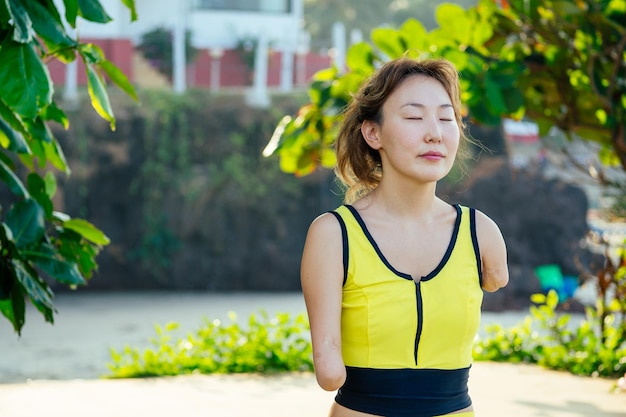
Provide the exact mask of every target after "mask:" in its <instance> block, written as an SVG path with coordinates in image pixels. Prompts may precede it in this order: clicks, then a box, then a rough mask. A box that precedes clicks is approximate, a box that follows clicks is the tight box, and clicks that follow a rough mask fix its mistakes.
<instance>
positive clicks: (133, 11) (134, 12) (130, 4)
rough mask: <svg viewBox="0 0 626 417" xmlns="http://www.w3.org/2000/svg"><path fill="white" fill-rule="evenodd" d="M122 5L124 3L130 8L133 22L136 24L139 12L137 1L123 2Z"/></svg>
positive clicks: (125, 0) (123, 0)
mask: <svg viewBox="0 0 626 417" xmlns="http://www.w3.org/2000/svg"><path fill="white" fill-rule="evenodd" d="M122 3H124V5H125V6H126V7H128V10H129V11H130V20H131V22H134V21H135V20H137V10H136V9H135V0H122Z"/></svg>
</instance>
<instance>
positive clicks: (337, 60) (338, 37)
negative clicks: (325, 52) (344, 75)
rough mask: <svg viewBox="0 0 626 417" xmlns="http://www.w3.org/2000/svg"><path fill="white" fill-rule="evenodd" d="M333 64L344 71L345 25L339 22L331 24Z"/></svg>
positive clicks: (340, 70)
mask: <svg viewBox="0 0 626 417" xmlns="http://www.w3.org/2000/svg"><path fill="white" fill-rule="evenodd" d="M332 58H333V64H334V65H335V66H336V67H337V68H338V69H339V72H344V70H345V69H346V27H345V26H344V24H343V23H341V22H336V23H335V24H333V56H332Z"/></svg>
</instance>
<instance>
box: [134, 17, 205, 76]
mask: <svg viewBox="0 0 626 417" xmlns="http://www.w3.org/2000/svg"><path fill="white" fill-rule="evenodd" d="M137 49H138V50H139V51H140V52H141V53H142V54H143V56H144V57H145V58H146V59H147V60H148V61H150V63H151V64H152V65H153V66H154V67H155V68H156V69H157V70H159V72H160V73H161V74H163V75H165V76H166V77H168V79H169V80H171V79H172V76H173V64H172V63H173V58H172V57H173V53H174V52H173V34H172V31H171V30H170V29H166V28H162V27H159V28H156V29H153V30H151V31H148V32H146V33H144V34H143V35H141V40H140V42H139V45H138V47H137ZM197 55H198V50H197V49H196V48H194V47H193V46H192V44H191V32H190V31H186V32H185V58H186V60H187V63H192V62H193V61H194V60H195V59H196V57H197Z"/></svg>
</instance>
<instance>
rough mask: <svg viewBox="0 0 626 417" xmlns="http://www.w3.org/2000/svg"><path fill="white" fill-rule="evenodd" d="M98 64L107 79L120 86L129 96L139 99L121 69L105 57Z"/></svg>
mask: <svg viewBox="0 0 626 417" xmlns="http://www.w3.org/2000/svg"><path fill="white" fill-rule="evenodd" d="M99 66H100V68H101V69H102V70H103V71H104V72H105V73H106V75H107V76H108V77H109V79H110V80H111V81H113V82H114V83H115V85H117V86H118V87H119V88H121V89H122V91H124V92H125V93H126V94H128V95H129V96H131V97H132V98H133V99H134V100H135V101H137V100H139V99H138V98H137V93H136V92H135V87H133V85H132V84H131V83H130V82H129V81H128V78H126V75H124V73H123V72H122V70H120V69H119V68H118V67H116V66H115V65H114V64H113V63H112V62H110V61H108V60H106V59H105V60H104V61H102V62H100V64H99Z"/></svg>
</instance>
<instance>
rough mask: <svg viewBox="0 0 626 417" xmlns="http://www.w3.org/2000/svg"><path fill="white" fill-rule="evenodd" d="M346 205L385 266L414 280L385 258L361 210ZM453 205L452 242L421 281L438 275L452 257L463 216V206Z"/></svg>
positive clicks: (402, 276) (401, 275) (399, 274)
mask: <svg viewBox="0 0 626 417" xmlns="http://www.w3.org/2000/svg"><path fill="white" fill-rule="evenodd" d="M345 206H346V207H347V208H348V210H350V212H351V213H352V215H353V216H354V218H355V219H356V221H357V222H358V223H359V225H360V226H361V229H362V230H363V233H364V234H365V236H366V237H367V240H369V242H370V244H371V245H372V246H373V247H374V250H375V251H376V253H377V254H378V257H379V258H380V260H381V261H382V262H383V263H384V264H385V266H387V268H389V269H390V270H391V271H392V272H393V273H394V274H396V275H398V276H399V277H401V278H404V279H411V280H413V276H412V275H411V274H407V273H405V272H400V271H398V270H397V269H396V268H394V267H393V265H391V264H390V263H389V261H388V260H387V258H385V255H383V253H382V251H381V250H380V248H379V247H378V244H377V243H376V241H375V240H374V237H373V236H372V234H371V233H370V231H369V230H368V229H367V226H366V224H365V221H364V220H363V218H362V217H361V215H360V214H359V212H358V211H357V210H356V209H355V208H354V207H353V206H351V205H349V204H345ZM453 207H454V208H455V209H456V220H455V222H454V229H453V230H452V236H451V237H450V243H448V248H447V249H446V253H445V254H444V256H443V258H442V259H441V261H440V262H439V264H438V265H437V266H436V267H435V269H434V270H433V271H431V272H430V273H429V274H428V275H426V276H423V277H421V278H420V281H428V280H430V279H432V278H434V277H435V276H437V274H438V273H439V271H441V270H442V269H443V267H444V266H445V264H446V263H447V262H448V259H450V256H451V255H452V250H453V249H454V246H455V244H456V240H457V237H458V234H459V229H460V226H461V216H462V214H463V212H462V211H461V207H460V206H459V205H458V204H454V205H453Z"/></svg>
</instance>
